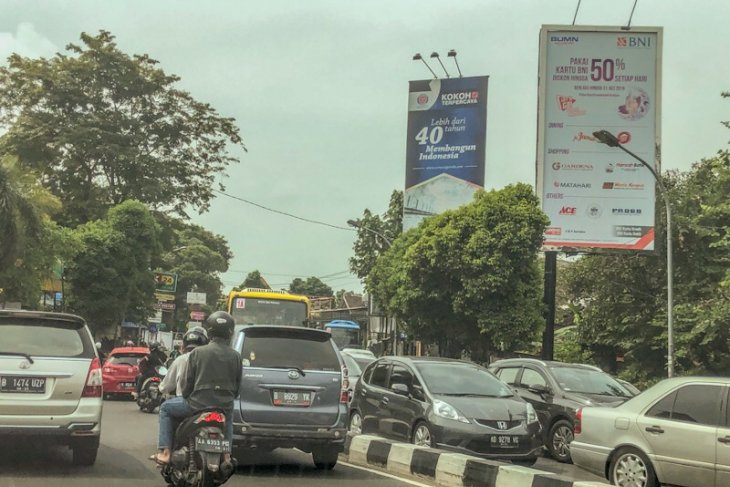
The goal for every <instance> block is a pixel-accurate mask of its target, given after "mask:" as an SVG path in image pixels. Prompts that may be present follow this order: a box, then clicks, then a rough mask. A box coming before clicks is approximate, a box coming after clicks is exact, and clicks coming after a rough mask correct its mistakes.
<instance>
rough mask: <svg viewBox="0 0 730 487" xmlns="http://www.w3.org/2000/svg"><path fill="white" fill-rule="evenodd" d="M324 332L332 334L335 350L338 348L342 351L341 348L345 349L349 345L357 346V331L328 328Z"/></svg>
mask: <svg viewBox="0 0 730 487" xmlns="http://www.w3.org/2000/svg"><path fill="white" fill-rule="evenodd" d="M325 330H327V331H328V332H330V333H331V334H332V339H333V340H334V341H335V344H336V345H337V348H339V349H340V350H342V349H343V348H347V347H349V346H351V345H357V344H358V343H357V341H358V340H357V339H358V335H359V331H358V330H353V329H348V328H331V327H329V326H328V327H326V328H325Z"/></svg>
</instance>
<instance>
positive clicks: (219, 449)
mask: <svg viewBox="0 0 730 487" xmlns="http://www.w3.org/2000/svg"><path fill="white" fill-rule="evenodd" d="M195 449H196V450H198V451H205V452H209V453H227V452H230V451H231V442H230V441H228V440H221V439H217V438H200V437H199V436H196V437H195Z"/></svg>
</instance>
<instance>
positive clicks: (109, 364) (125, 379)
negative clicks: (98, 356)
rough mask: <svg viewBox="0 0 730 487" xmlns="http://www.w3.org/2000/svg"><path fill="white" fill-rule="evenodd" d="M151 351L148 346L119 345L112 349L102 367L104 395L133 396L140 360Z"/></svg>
mask: <svg viewBox="0 0 730 487" xmlns="http://www.w3.org/2000/svg"><path fill="white" fill-rule="evenodd" d="M149 353H150V351H149V349H148V348H147V347H119V348H115V349H114V350H112V351H111V353H110V354H109V357H108V358H107V359H106V362H105V363H104V367H103V368H102V377H103V379H104V397H110V396H112V395H125V396H128V397H132V393H133V392H135V391H136V390H137V388H136V382H135V381H136V380H137V375H138V374H139V366H138V364H139V361H140V360H142V358H144V357H145V356H146V355H149Z"/></svg>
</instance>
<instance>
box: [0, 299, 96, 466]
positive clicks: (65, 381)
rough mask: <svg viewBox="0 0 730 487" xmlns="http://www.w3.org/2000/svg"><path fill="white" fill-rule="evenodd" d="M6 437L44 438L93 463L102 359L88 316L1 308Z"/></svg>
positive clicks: (1, 412)
mask: <svg viewBox="0 0 730 487" xmlns="http://www.w3.org/2000/svg"><path fill="white" fill-rule="evenodd" d="M0 337H2V339H1V340H0V442H2V443H3V444H10V443H7V441H6V439H7V438H9V437H13V436H15V437H23V438H31V439H33V438H38V439H42V440H43V441H44V442H46V443H47V442H49V441H52V442H55V443H59V444H62V445H67V446H69V447H70V448H72V449H73V462H74V463H75V464H77V465H93V464H94V462H95V461H96V453H97V450H98V449H99V435H100V433H101V412H102V403H103V401H102V377H101V364H100V362H99V357H98V356H97V354H96V349H95V347H94V343H93V340H92V337H91V333H90V332H89V329H88V327H87V326H86V323H85V322H84V320H83V319H82V318H80V317H78V316H74V315H70V314H63V313H43V312H33V311H14V310H13V311H10V310H0Z"/></svg>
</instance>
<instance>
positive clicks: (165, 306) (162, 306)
mask: <svg viewBox="0 0 730 487" xmlns="http://www.w3.org/2000/svg"><path fill="white" fill-rule="evenodd" d="M152 307H153V308H154V309H159V310H162V311H175V303H170V302H165V301H161V302H159V303H154V304H153V305H152Z"/></svg>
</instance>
